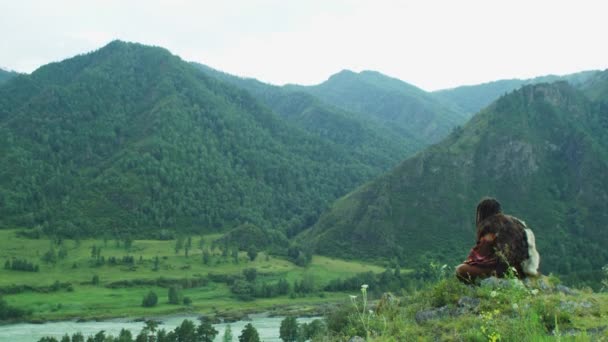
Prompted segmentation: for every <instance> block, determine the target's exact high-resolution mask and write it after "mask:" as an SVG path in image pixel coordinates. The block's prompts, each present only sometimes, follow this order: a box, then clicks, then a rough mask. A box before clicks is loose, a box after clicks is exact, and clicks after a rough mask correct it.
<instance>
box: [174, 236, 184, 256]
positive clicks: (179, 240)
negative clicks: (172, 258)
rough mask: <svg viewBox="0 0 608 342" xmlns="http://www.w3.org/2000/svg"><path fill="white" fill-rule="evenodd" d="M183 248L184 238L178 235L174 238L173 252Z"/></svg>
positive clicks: (176, 252) (177, 252)
mask: <svg viewBox="0 0 608 342" xmlns="http://www.w3.org/2000/svg"><path fill="white" fill-rule="evenodd" d="M182 248H184V238H183V237H181V236H179V237H178V238H177V239H176V240H175V254H179V251H180V250H181V249H182Z"/></svg>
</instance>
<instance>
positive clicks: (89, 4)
mask: <svg viewBox="0 0 608 342" xmlns="http://www.w3.org/2000/svg"><path fill="white" fill-rule="evenodd" d="M607 14H608V2H607V1H603V0H598V1H588V0H576V1H574V0H572V1H555V0H553V1H544V0H542V1H540V0H525V1H519V0H503V1H492V0H479V1H467V0H446V1H436V0H420V1H418V0H417V1H388V0H370V1H363V0H362V1H357V0H349V1H346V0H344V1H340V0H300V1H290V0H260V1H258V0H239V1H236V0H235V1H232V0H214V1H194V0H192V1H186V0H184V1H180V0H146V1H128V0H116V1H114V0H103V1H102V0H100V1H93V0H90V1H82V0H73V1H68V0H62V1H46V0H41V1H30V0H0V67H3V68H8V69H13V70H17V71H21V72H31V71H33V70H35V69H36V68H38V67H39V66H41V65H43V64H46V63H49V62H52V61H59V60H62V59H65V58H68V57H71V56H73V55H75V54H79V53H84V52H88V51H91V50H95V49H98V48H100V47H102V46H103V45H105V44H107V43H108V42H110V41H111V40H114V39H121V40H126V41H133V42H140V43H144V44H151V45H158V46H162V47H165V48H167V49H169V50H170V51H171V52H173V53H174V54H177V55H179V56H180V57H182V58H183V59H185V60H189V61H196V62H200V63H203V64H207V65H209V66H211V67H214V68H216V69H220V70H223V71H226V72H228V73H231V74H237V75H240V76H247V77H255V78H258V79H260V80H262V81H265V82H269V83H273V84H285V83H298V84H316V83H320V82H322V81H324V80H325V79H327V78H328V77H329V76H330V75H331V74H333V73H336V72H338V71H340V70H342V69H350V70H355V71H360V70H377V71H380V72H382V73H385V74H387V75H390V76H393V77H397V78H399V79H402V80H404V81H406V82H409V83H412V84H414V85H416V86H419V87H421V88H423V89H426V90H435V89H441V88H448V87H454V86H458V85H464V84H476V83H482V82H487V81H492V80H497V79H503V78H528V77H534V76H539V75H545V74H566V73H572V72H577V71H582V70H590V69H606V68H608V42H607V41H608V37H607V33H608V19H606V15H607Z"/></svg>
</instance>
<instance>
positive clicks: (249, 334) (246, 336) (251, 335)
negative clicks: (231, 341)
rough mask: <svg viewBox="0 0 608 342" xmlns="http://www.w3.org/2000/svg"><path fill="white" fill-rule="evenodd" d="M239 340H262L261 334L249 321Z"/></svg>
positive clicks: (250, 341)
mask: <svg viewBox="0 0 608 342" xmlns="http://www.w3.org/2000/svg"><path fill="white" fill-rule="evenodd" d="M239 342H260V335H259V334H258V331H257V329H256V328H254V327H253V325H251V323H247V325H246V326H245V328H244V329H243V331H241V335H239Z"/></svg>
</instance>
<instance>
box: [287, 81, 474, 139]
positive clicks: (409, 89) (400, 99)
mask: <svg viewBox="0 0 608 342" xmlns="http://www.w3.org/2000/svg"><path fill="white" fill-rule="evenodd" d="M286 88H287V89H291V90H300V91H305V92H308V93H310V94H312V95H314V96H316V97H318V98H320V99H322V100H323V101H325V102H327V103H329V104H332V105H334V106H336V107H339V108H342V109H345V110H348V111H352V112H357V113H362V114H365V115H366V117H367V118H369V119H371V120H373V121H374V122H376V123H378V124H380V125H382V126H384V127H385V128H386V129H388V130H390V131H393V132H394V133H397V134H399V135H400V136H403V137H405V138H407V139H410V140H412V141H418V142H419V143H420V144H422V145H429V144H431V143H434V142H437V141H439V140H440V139H442V138H444V137H445V136H447V134H448V133H449V132H450V130H451V129H452V128H454V127H455V126H457V125H460V124H463V123H464V121H465V116H464V113H462V112H460V111H458V110H454V109H453V108H454V106H452V105H446V104H445V103H444V102H442V101H439V100H438V99H436V98H435V97H433V96H432V94H429V93H427V92H425V91H424V90H422V89H419V88H417V87H415V86H413V85H410V84H408V83H405V82H403V81H400V80H398V79H396V78H391V77H388V76H386V75H383V74H381V73H379V72H375V71H363V72H360V73H355V72H352V71H348V70H344V71H341V72H339V73H337V74H335V75H333V76H331V77H330V78H329V79H328V80H327V81H325V82H323V83H321V84H319V85H315V86H296V85H290V86H286Z"/></svg>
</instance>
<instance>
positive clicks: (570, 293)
mask: <svg viewBox="0 0 608 342" xmlns="http://www.w3.org/2000/svg"><path fill="white" fill-rule="evenodd" d="M555 291H557V292H561V293H563V294H566V295H568V296H576V295H577V293H576V292H574V291H573V290H572V289H570V288H569V287H568V286H564V285H562V284H559V285H557V286H556V287H555Z"/></svg>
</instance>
